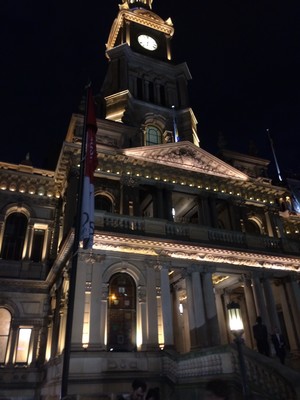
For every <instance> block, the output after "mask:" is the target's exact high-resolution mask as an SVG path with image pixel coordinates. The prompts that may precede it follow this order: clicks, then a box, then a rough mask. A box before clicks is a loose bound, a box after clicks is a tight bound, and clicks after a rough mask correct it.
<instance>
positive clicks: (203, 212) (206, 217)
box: [199, 195, 211, 226]
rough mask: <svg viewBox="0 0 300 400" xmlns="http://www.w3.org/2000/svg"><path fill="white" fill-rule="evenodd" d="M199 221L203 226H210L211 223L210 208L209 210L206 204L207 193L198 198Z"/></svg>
mask: <svg viewBox="0 0 300 400" xmlns="http://www.w3.org/2000/svg"><path fill="white" fill-rule="evenodd" d="M199 201H200V204H201V207H200V210H199V211H200V221H201V222H200V223H201V224H202V225H205V226H210V225H211V219H210V210H209V204H208V198H207V195H206V196H205V197H204V196H202V197H201V198H200V199H199Z"/></svg>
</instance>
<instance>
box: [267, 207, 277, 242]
mask: <svg viewBox="0 0 300 400" xmlns="http://www.w3.org/2000/svg"><path fill="white" fill-rule="evenodd" d="M265 218H266V223H267V231H268V235H269V236H270V237H274V236H275V235H274V231H273V227H272V222H271V219H270V214H269V210H268V208H266V209H265Z"/></svg>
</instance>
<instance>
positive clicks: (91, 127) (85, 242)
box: [80, 87, 97, 249]
mask: <svg viewBox="0 0 300 400" xmlns="http://www.w3.org/2000/svg"><path fill="white" fill-rule="evenodd" d="M87 96H88V97H87V115H86V126H85V129H86V143H85V144H84V143H83V146H84V145H85V146H86V147H85V149H86V152H85V159H84V178H83V191H82V208H81V226H80V240H81V241H82V246H83V248H84V249H91V248H92V247H93V241H94V225H95V218H94V213H95V199H94V172H95V169H96V167H97V148H96V132H97V122H96V113H95V104H94V99H93V95H92V89H91V87H89V88H88V93H87Z"/></svg>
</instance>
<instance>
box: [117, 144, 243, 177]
mask: <svg viewBox="0 0 300 400" xmlns="http://www.w3.org/2000/svg"><path fill="white" fill-rule="evenodd" d="M123 151H124V153H125V154H126V156H130V157H134V158H137V159H140V160H144V161H148V162H152V163H153V162H154V163H157V164H162V165H166V166H169V167H174V168H179V169H185V170H189V171H194V172H199V173H204V174H209V175H215V176H221V177H225V178H232V179H238V180H248V179H249V177H248V176H247V175H246V174H244V173H243V172H241V171H239V170H238V169H236V168H234V167H232V166H231V165H229V164H226V163H225V162H224V161H222V160H220V159H218V158H217V157H215V156H213V155H212V154H210V153H208V152H207V151H205V150H203V149H201V148H199V147H197V146H195V145H194V144H193V143H190V142H178V143H170V144H164V145H156V146H147V147H139V148H134V149H125V150H123Z"/></svg>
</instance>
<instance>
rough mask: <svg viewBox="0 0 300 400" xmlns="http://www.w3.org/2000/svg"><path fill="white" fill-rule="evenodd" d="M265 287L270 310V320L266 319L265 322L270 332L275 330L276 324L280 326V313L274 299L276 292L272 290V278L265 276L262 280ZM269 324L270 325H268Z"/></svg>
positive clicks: (267, 304)
mask: <svg viewBox="0 0 300 400" xmlns="http://www.w3.org/2000/svg"><path fill="white" fill-rule="evenodd" d="M262 283H263V288H264V292H265V299H266V306H267V310H268V316H269V320H268V321H267V320H265V324H266V325H267V326H268V328H269V329H268V330H269V333H271V332H272V331H273V328H274V327H275V326H278V327H279V326H280V324H279V319H278V314H277V310H276V304H275V300H274V294H273V291H272V286H271V280H270V278H267V277H266V278H263V280H262ZM268 324H269V325H268Z"/></svg>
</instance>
